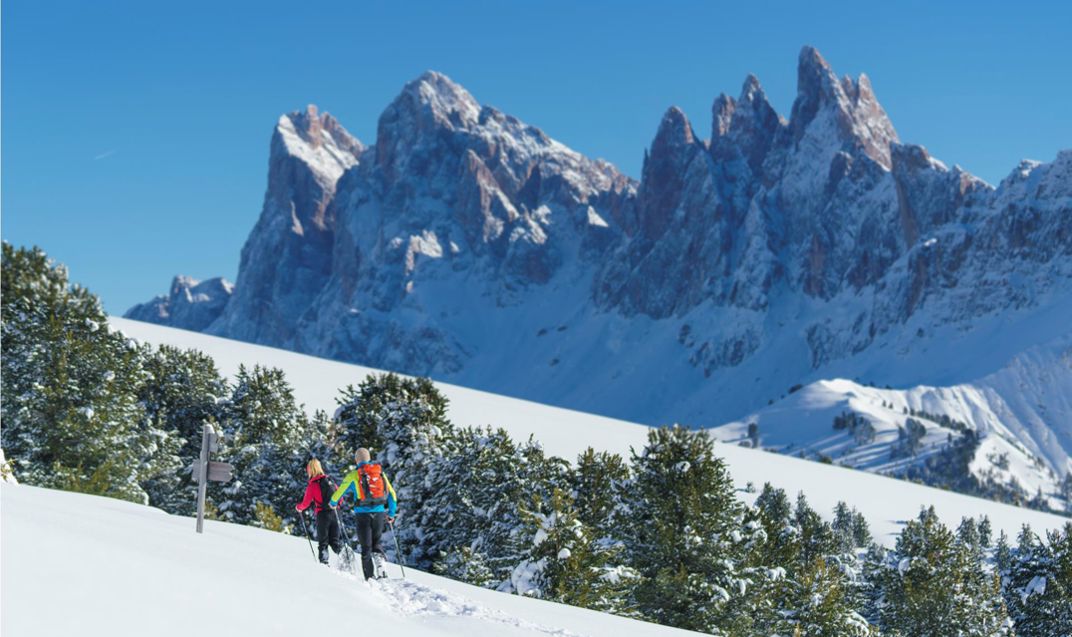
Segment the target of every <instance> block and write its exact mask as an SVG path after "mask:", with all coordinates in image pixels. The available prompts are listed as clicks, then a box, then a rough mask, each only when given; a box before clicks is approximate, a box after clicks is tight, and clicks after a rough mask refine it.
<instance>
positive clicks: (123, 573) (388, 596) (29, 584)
mask: <svg viewBox="0 0 1072 637" xmlns="http://www.w3.org/2000/svg"><path fill="white" fill-rule="evenodd" d="M0 500H2V504H3V519H2V540H0V541H2V550H3V558H4V559H3V564H2V567H0V573H2V582H0V583H2V589H0V590H2V593H0V594H2V599H0V605H2V606H3V616H2V619H0V632H2V633H3V634H4V635H5V637H28V636H30V635H34V636H47V637H52V636H61V635H62V636H73V635H79V636H86V637H96V636H98V635H99V636H108V637H123V636H126V635H137V636H139V637H141V636H144V635H153V636H154V637H171V636H175V637H179V636H181V637H188V636H189V635H259V636H268V635H300V634H303V633H305V632H306V631H308V630H310V629H311V628H313V627H315V628H316V631H317V633H318V634H328V635H330V634H340V635H341V634H369V633H374V634H389V635H393V636H395V637H415V636H418V635H420V636H424V635H447V636H449V635H459V636H461V635H464V636H466V637H471V636H476V635H530V636H531V635H558V636H562V637H568V636H572V635H592V636H599V635H606V636H608V637H610V636H614V637H618V636H620V635H638V636H650V637H663V636H666V637H670V636H672V635H687V634H695V633H689V632H687V631H683V630H678V629H673V628H666V627H662V626H657V625H654V624H648V623H644V622H639V621H635V620H628V619H622V618H619V617H614V616H610V615H605V614H602V613H598V612H595V611H590V610H584V609H580V608H573V607H570V606H564V605H561V604H553V603H550V602H545V601H540V600H534V599H528V598H523V597H519V596H516V595H508V594H504V593H497V592H494V591H489V590H486V589H481V588H477V587H474V586H470V585H467V584H461V583H458V582H454V581H451V580H447V579H443V578H440V577H436V576H433V575H428V574H425V573H420V572H414V571H413V570H411V569H407V571H406V574H407V576H408V579H406V580H404V581H403V580H401V579H391V580H389V581H386V582H379V583H376V582H373V583H371V584H370V583H366V582H363V581H359V580H358V579H356V578H354V577H353V576H351V575H348V574H343V573H341V572H339V571H335V570H329V569H327V568H324V567H323V566H320V565H319V564H317V563H316V562H315V561H314V560H313V556H312V555H311V554H310V553H309V547H308V546H307V545H306V542H305V540H304V539H302V538H298V537H292V536H287V535H283V534H280V533H273V532H270V531H264V530H261V529H254V528H251V527H244V526H238V525H233V524H225V523H222V522H212V521H209V522H207V524H206V527H205V533H204V534H203V535H200V536H199V535H197V534H196V533H195V532H194V521H193V519H191V518H186V517H179V516H170V515H167V514H166V513H163V512H162V511H160V510H158V509H153V508H150V507H146V506H141V505H136V504H131V503H129V502H122V501H119V500H112V499H108V498H101V497H96V496H87V495H82V494H75V493H67V492H63V491H52V490H48V489H39V488H36V487H30V486H25V485H10V484H6V483H5V484H3V487H2V488H0ZM389 570H390V572H391V574H392V575H393V576H395V577H397V576H398V575H399V572H398V569H397V568H395V567H393V566H391V567H389Z"/></svg>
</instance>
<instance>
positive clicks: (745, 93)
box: [711, 74, 784, 173]
mask: <svg viewBox="0 0 1072 637" xmlns="http://www.w3.org/2000/svg"><path fill="white" fill-rule="evenodd" d="M711 110H712V115H713V121H712V124H711V155H712V156H713V157H714V158H715V159H716V160H720V161H731V160H733V159H734V158H736V157H742V158H744V160H745V161H746V162H747V163H748V166H749V168H750V169H751V171H752V172H753V173H758V172H759V171H760V167H761V166H762V164H763V160H764V159H765V158H766V156H767V152H768V151H769V150H770V147H771V143H772V142H773V140H774V137H775V135H776V133H777V132H778V130H779V129H781V128H782V127H783V126H784V122H783V121H782V118H781V116H779V115H778V112H777V111H775V110H774V107H773V106H771V104H770V102H769V101H768V100H767V95H766V93H764V92H763V86H762V85H761V84H760V83H759V78H757V77H756V76H755V75H752V74H749V75H748V77H747V78H745V81H744V84H743V85H742V86H741V95H740V97H739V98H737V99H736V100H734V99H733V98H731V97H727V96H726V95H725V94H723V95H720V96H719V97H718V98H716V99H715V103H714V105H713V106H712V109H711Z"/></svg>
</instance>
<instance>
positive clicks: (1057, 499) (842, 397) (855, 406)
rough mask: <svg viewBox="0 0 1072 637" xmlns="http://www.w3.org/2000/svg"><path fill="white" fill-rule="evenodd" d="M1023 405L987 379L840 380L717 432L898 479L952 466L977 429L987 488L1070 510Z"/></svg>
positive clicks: (979, 475) (975, 458)
mask: <svg viewBox="0 0 1072 637" xmlns="http://www.w3.org/2000/svg"><path fill="white" fill-rule="evenodd" d="M998 376H999V377H1001V376H1003V374H1001V373H999V374H998ZM1017 389H1018V390H1019V391H1025V390H1026V388H1024V387H1018V388H1017ZM1070 390H1072V387H1070ZM1058 402H1060V400H1058ZM1032 406H1034V405H1032ZM1017 407H1022V405H1019V404H1017V405H1011V406H1010V405H1009V404H1008V403H1007V402H1006V401H1005V400H1004V399H1003V397H1002V394H1001V393H1000V392H998V391H995V389H994V388H993V387H991V386H989V385H988V383H986V382H985V381H983V382H980V383H979V384H978V385H976V384H961V385H955V386H951V387H931V386H917V387H913V388H910V389H906V390H899V389H881V388H877V387H870V386H866V385H861V384H859V383H855V382H852V381H850V380H845V379H834V380H824V381H818V382H815V383H811V384H809V385H806V386H804V387H803V388H800V389H799V390H797V391H795V392H793V393H792V394H790V395H789V396H787V397H786V398H784V399H782V400H779V401H778V402H776V403H774V404H773V405H771V406H768V407H765V408H763V409H761V410H759V411H757V412H756V413H754V414H751V415H749V416H748V417H746V418H743V419H741V420H738V421H734V422H731V423H728V424H726V425H722V426H719V427H714V428H712V429H711V432H712V433H713V435H714V436H715V437H716V438H718V439H719V440H722V441H725V442H728V443H733V444H743V445H748V446H758V447H760V448H763V449H767V450H771V451H777V452H779V453H785V454H793V455H800V456H802V457H805V458H809V459H812V460H817V459H821V460H826V461H831V462H835V463H837V464H841V465H845V466H850V467H854V468H857V469H863V470H867V471H875V472H878V473H883V474H888V475H896V476H905V475H912V474H913V471H920V470H923V469H924V467H926V465H927V464H928V462H929V463H930V464H931V465H932V470H933V467H938V469H939V470H940V469H944V468H945V467H943V466H940V465H946V464H948V465H952V464H953V462H952V460H953V450H954V449H955V448H956V447H957V445H958V444H963V440H964V434H965V433H968V432H971V433H972V434H973V435H975V436H977V437H978V439H979V440H978V446H977V448H972V449H968V450H966V451H965V454H966V457H965V458H964V461H965V462H966V464H967V465H968V466H967V469H968V471H970V473H971V475H973V476H974V477H975V478H976V479H978V480H979V482H980V483H981V484H982V485H989V486H998V487H1007V488H1009V489H1014V490H1019V491H1022V492H1024V493H1026V494H1027V495H1028V496H1033V495H1035V494H1037V493H1042V494H1043V497H1044V498H1045V499H1046V502H1047V504H1048V505H1049V506H1050V507H1051V508H1053V509H1055V510H1058V511H1061V510H1065V508H1066V507H1067V506H1068V503H1067V501H1066V500H1065V498H1064V497H1062V496H1061V495H1060V494H1059V489H1060V484H1061V482H1062V480H1061V477H1059V476H1058V475H1057V474H1056V473H1055V472H1054V471H1053V470H1052V469H1050V467H1049V466H1048V465H1047V463H1046V462H1045V461H1044V460H1043V459H1042V457H1041V456H1040V454H1039V451H1038V449H1039V447H1038V446H1034V448H1028V447H1027V446H1026V445H1025V444H1024V443H1023V442H1021V440H1023V439H1026V440H1028V441H1032V438H1031V437H1030V436H1024V434H1023V430H1024V429H1025V428H1026V427H1025V425H1024V423H1025V422H1027V423H1028V424H1030V422H1031V421H1030V420H1028V419H1027V418H1025V417H1024V416H1023V415H1022V411H1019V410H1018V409H1017ZM913 427H915V428H916V429H915V431H914V432H913ZM1014 430H1015V431H1014ZM913 435H914V439H913ZM949 468H950V469H952V470H957V469H955V468H953V467H949Z"/></svg>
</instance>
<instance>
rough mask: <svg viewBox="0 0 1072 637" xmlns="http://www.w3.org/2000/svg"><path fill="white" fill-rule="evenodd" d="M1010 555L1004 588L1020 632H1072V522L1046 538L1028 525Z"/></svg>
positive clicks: (1037, 635)
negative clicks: (1037, 534)
mask: <svg viewBox="0 0 1072 637" xmlns="http://www.w3.org/2000/svg"><path fill="white" fill-rule="evenodd" d="M1009 558H1010V563H1009V565H1008V566H1007V567H1006V570H1005V572H1004V573H1003V583H1004V586H1003V590H1004V592H1005V603H1006V605H1007V606H1008V608H1009V616H1010V617H1011V618H1012V620H1013V624H1014V626H1015V630H1016V635H1017V636H1018V637H1043V636H1049V635H1072V522H1070V523H1068V524H1066V525H1065V526H1064V528H1063V529H1058V530H1055V531H1051V532H1050V533H1048V534H1047V538H1046V541H1045V542H1044V541H1042V540H1040V538H1038V537H1037V536H1036V535H1035V534H1034V532H1032V531H1031V529H1030V527H1024V529H1023V531H1022V532H1021V533H1020V538H1019V544H1018V546H1017V548H1016V550H1015V551H1014V552H1012V553H1011V555H1010V556H1009Z"/></svg>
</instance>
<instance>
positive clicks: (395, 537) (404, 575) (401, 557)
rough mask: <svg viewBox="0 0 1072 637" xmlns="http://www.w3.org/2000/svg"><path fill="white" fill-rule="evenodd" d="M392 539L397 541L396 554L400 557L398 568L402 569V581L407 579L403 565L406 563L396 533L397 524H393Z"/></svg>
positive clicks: (391, 525)
mask: <svg viewBox="0 0 1072 637" xmlns="http://www.w3.org/2000/svg"><path fill="white" fill-rule="evenodd" d="M390 527H391V537H393V538H394V539H395V554H396V555H397V556H398V568H400V569H402V579H406V567H405V566H404V565H403V563H404V562H405V561H406V560H405V558H404V557H403V556H402V546H401V545H400V544H399V543H398V533H395V523H394V522H391V524H390Z"/></svg>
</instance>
